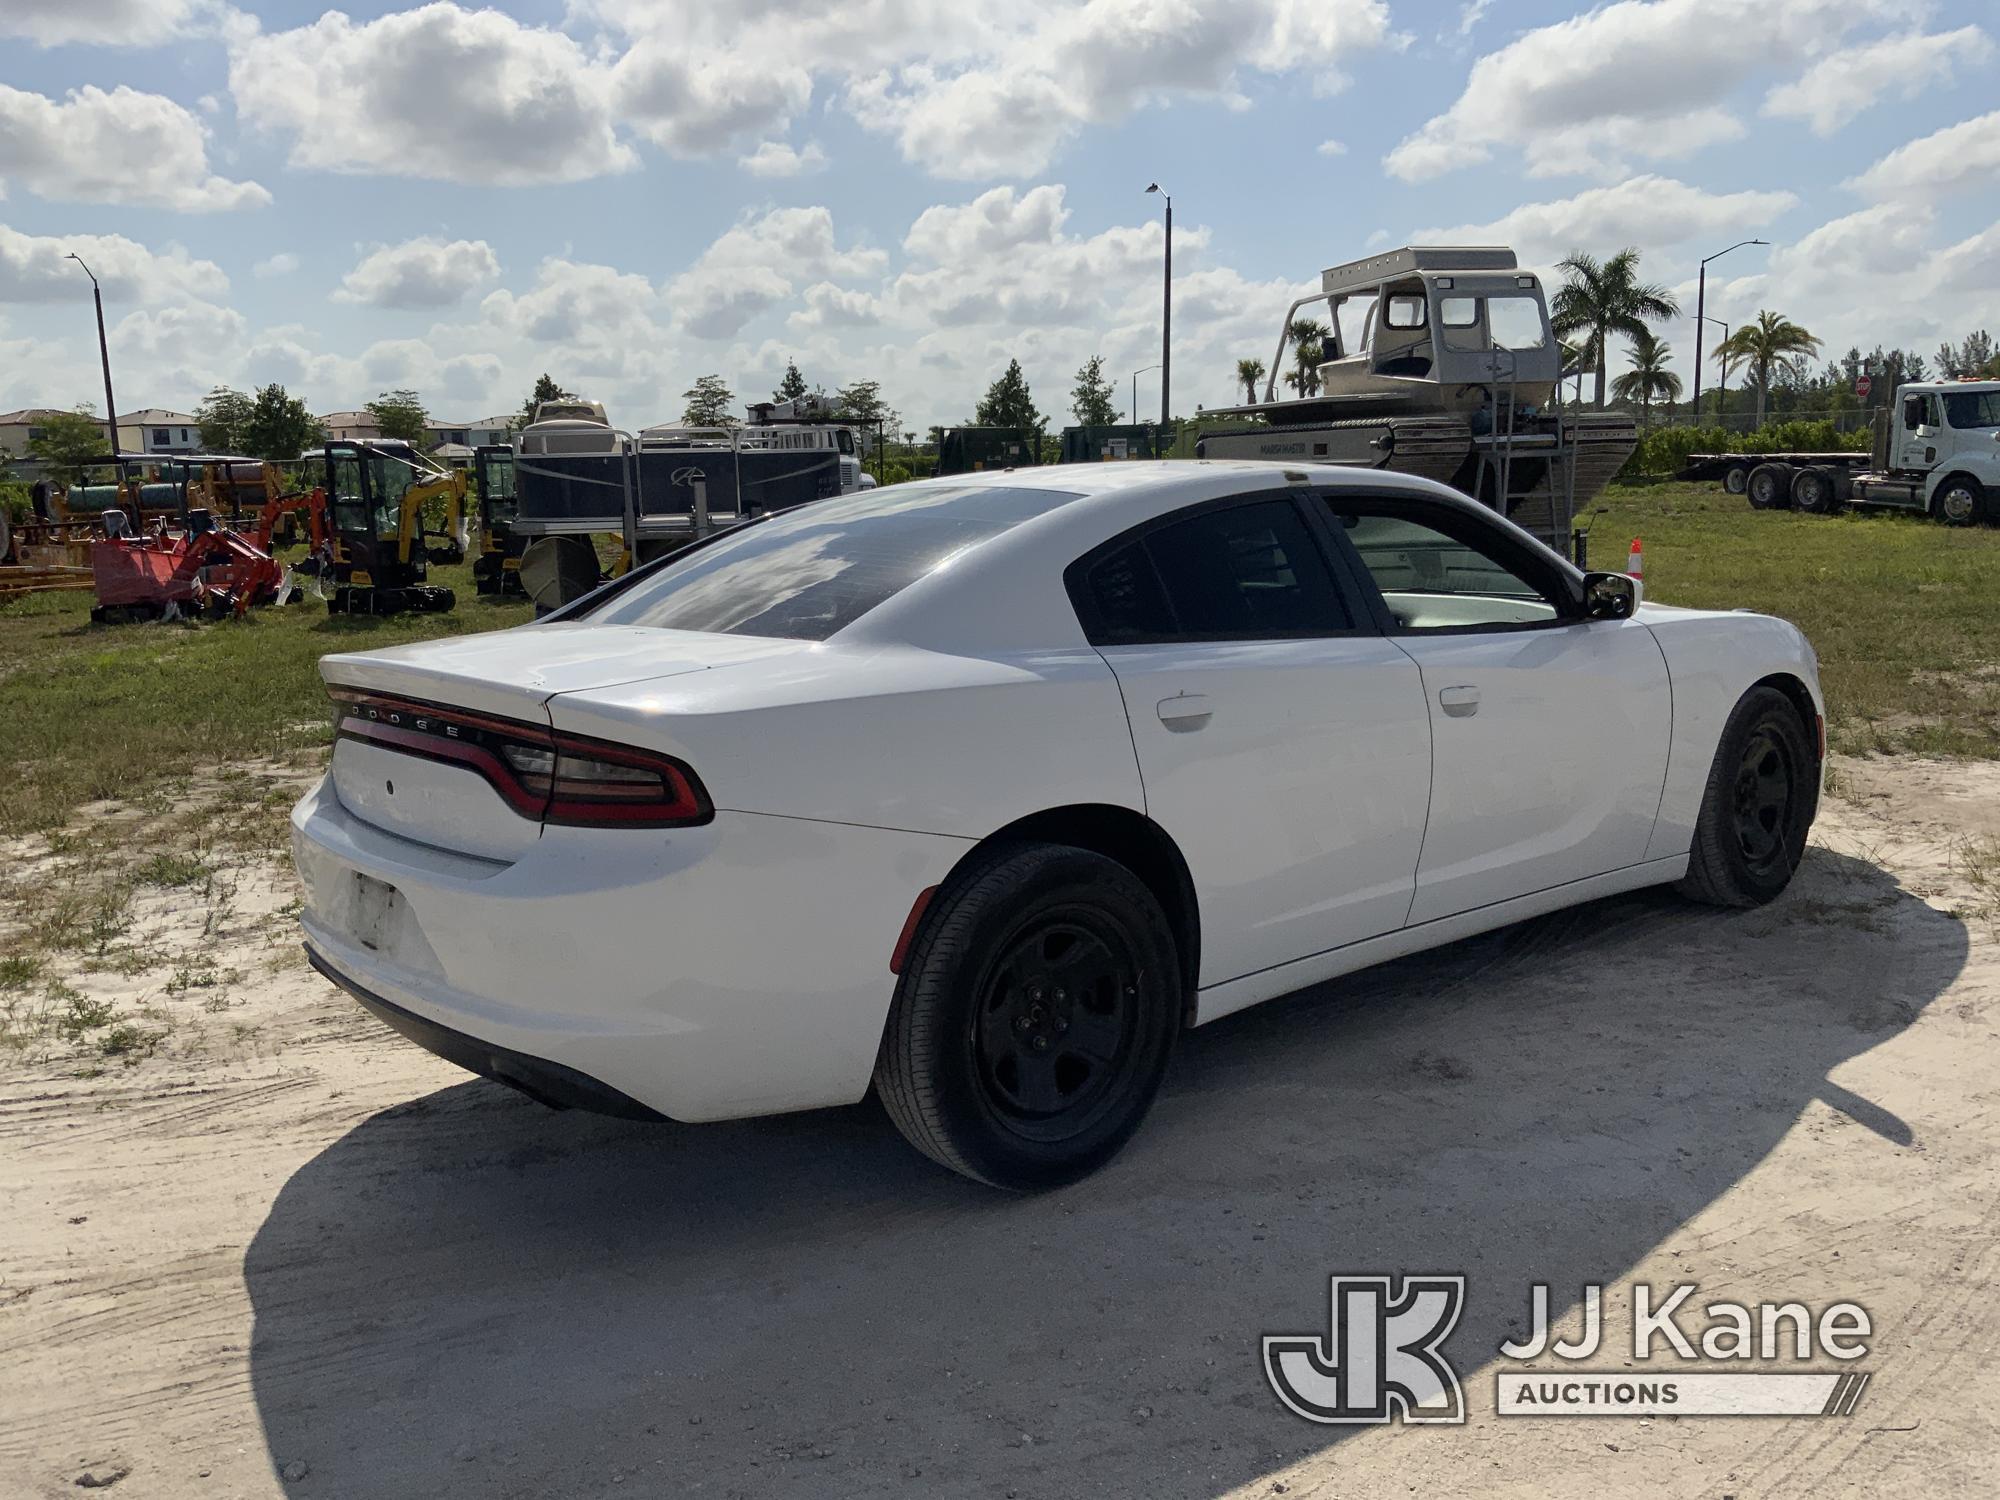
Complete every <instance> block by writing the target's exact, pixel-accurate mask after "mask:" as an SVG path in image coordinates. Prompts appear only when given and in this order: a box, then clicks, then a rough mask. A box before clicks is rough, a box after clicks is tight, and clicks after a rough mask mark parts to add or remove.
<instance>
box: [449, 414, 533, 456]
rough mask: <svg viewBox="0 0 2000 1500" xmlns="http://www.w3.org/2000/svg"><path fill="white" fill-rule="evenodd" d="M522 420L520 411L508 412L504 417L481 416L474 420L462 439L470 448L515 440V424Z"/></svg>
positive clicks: (485, 446)
mask: <svg viewBox="0 0 2000 1500" xmlns="http://www.w3.org/2000/svg"><path fill="white" fill-rule="evenodd" d="M520 420H521V414H520V413H519V412H508V413H507V415H505V416H504V417H481V418H480V419H479V420H478V421H477V422H474V423H473V424H472V426H471V428H470V429H469V430H468V431H467V432H466V435H465V437H464V439H463V440H462V441H463V442H464V443H465V444H466V446H467V447H470V448H488V447H493V446H495V445H498V444H504V443H511V442H513V441H514V432H515V424H516V423H518V422H519V421H520Z"/></svg>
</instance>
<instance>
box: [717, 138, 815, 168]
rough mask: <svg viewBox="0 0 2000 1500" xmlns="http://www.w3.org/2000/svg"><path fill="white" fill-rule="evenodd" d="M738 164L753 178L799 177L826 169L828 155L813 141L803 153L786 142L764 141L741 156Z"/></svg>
mask: <svg viewBox="0 0 2000 1500" xmlns="http://www.w3.org/2000/svg"><path fill="white" fill-rule="evenodd" d="M736 164H737V165H738V166H739V167H741V168H742V169H743V170H744V171H746V172H748V173H749V174H750V175H751V176H752V177H799V176H803V175H804V174H805V173H807V172H817V171H818V170H819V169H820V168H821V167H824V166H825V165H826V153H825V152H824V151H822V150H820V148H819V146H818V145H817V144H816V143H815V142H812V141H807V142H806V145H805V149H804V150H801V151H795V150H793V149H792V147H791V146H790V145H789V144H787V143H786V142H784V141H763V142H760V143H759V145H758V147H757V149H756V150H755V151H752V152H751V153H750V154H749V155H748V156H739V157H738V158H737V159H736Z"/></svg>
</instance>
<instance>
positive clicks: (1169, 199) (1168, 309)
mask: <svg viewBox="0 0 2000 1500" xmlns="http://www.w3.org/2000/svg"><path fill="white" fill-rule="evenodd" d="M1146 191H1147V192H1149V193H1158V194H1159V195H1160V196H1161V197H1162V198H1164V199H1165V200H1166V203H1167V262H1166V287H1165V295H1164V296H1163V297H1162V299H1161V306H1160V425H1161V426H1162V427H1165V426H1166V425H1167V424H1168V423H1170V422H1171V421H1173V417H1172V415H1171V411H1172V407H1173V395H1172V389H1171V388H1172V386H1173V383H1174V195H1173V194H1172V193H1169V192H1167V191H1166V190H1165V189H1164V188H1162V187H1161V186H1160V185H1159V184H1158V183H1157V182H1155V183H1151V184H1149V185H1148V186H1147V188H1146ZM1135 405H1136V402H1135ZM1137 416H1138V413H1137V412H1136V411H1135V412H1134V413H1133V417H1134V418H1135V419H1136V418H1137Z"/></svg>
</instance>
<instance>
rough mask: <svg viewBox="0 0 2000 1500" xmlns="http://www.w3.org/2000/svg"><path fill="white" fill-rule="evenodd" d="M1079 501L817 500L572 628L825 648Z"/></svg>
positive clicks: (1056, 494)
mask: <svg viewBox="0 0 2000 1500" xmlns="http://www.w3.org/2000/svg"><path fill="white" fill-rule="evenodd" d="M1076 498H1077V497H1076V495H1075V494H1074V493H1072V492H1071V491H1068V490H1044V489H1008V488H995V487H992V486H987V485H977V486H974V485H950V484H899V485H892V486H890V487H889V488H887V489H880V490H868V491H864V492H863V493H861V494H858V495H843V496H841V497H839V498H838V499H832V500H816V501H813V502H812V503H811V504H808V505H802V506H800V507H799V508H798V509H797V510H793V511H787V512H786V513H785V514H783V515H778V516H773V517H771V518H770V519H769V520H766V521H760V522H759V523H757V524H756V525H754V526H746V527H745V528H744V529H743V530H742V531H740V532H738V533H736V534H734V535H728V536H724V537H721V538H720V539H718V540H716V541H713V542H711V543H709V544H708V545H707V546H705V547H703V548H701V549H700V550H699V551H697V552H691V553H689V554H688V556H687V557H685V558H683V559H681V560H680V561H678V562H672V563H668V564H667V566H666V567H664V568H662V569H661V570H660V571H659V572H657V573H655V574H653V575H651V576H650V577H648V578H646V579H645V580H644V581H642V582H639V583H635V584H634V585H633V586H632V587H631V588H629V589H626V590H623V591H621V592H619V593H616V594H614V595H613V596H612V597H611V598H609V599H606V600H605V601H604V603H602V604H601V605H599V606H597V608H595V609H592V610H587V611H585V612H583V613H582V614H579V615H574V616H571V618H573V619H587V620H589V621H590V622H591V623H592V624H594V625H651V626H654V627H656V628H658V629H661V630H705V631H710V632H716V633H720V634H724V635H769V636H784V637H788V638H790V639H792V640H800V641H823V640H825V639H826V638H827V637H828V636H830V635H832V634H833V633H834V632H835V631H837V630H842V629H845V628H846V627H847V626H849V625H852V624H853V623H854V622H855V621H856V620H858V619H860V618H861V617H862V616H863V615H865V614H867V613H868V611H869V610H871V609H873V608H874V607H875V606H876V605H878V604H880V603H881V602H882V601H883V600H884V599H887V598H889V597H891V596H892V595H894V594H897V593H900V592H901V591H902V590H903V589H905V588H907V587H908V586H909V585H910V584H912V583H915V582H916V581H917V580H918V579H919V578H922V577H923V576H924V575H925V574H926V573H929V572H931V571H932V570H933V569H935V568H936V567H938V566H939V565H940V564H942V563H944V562H945V561H947V560H948V559H949V558H951V557H952V556H953V555H954V554H956V553H959V552H962V551H964V550H965V549H966V548H967V547H970V546H972V545H974V544H975V543H978V542H983V541H985V540H987V539H988V538H989V537H995V536H998V535H999V534H1000V533H1001V532H1003V531H1006V530H1008V529H1009V528H1011V527H1014V526H1017V525H1019V524H1020V523H1021V522H1023V521H1026V520H1029V519H1031V518H1032V517H1035V516H1039V515H1042V514H1043V513H1044V512H1047V511H1051V510H1054V509H1055V508H1056V507H1057V506H1059V505H1062V504H1064V503H1065V502H1067V501H1070V500H1074V499H1076Z"/></svg>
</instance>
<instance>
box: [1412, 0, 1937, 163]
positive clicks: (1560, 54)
mask: <svg viewBox="0 0 2000 1500" xmlns="http://www.w3.org/2000/svg"><path fill="white" fill-rule="evenodd" d="M1906 10H1907V6H1905V5H1902V4H1898V3H1896V0H1760V3H1758V4H1755V5H1744V4H1742V3H1740V0H1617V3H1615V4H1610V5H1602V6H1599V7H1597V8H1595V9H1593V10H1589V11H1586V12H1584V13H1583V14H1581V15H1577V16H1573V17H1571V18H1570V19H1568V20H1566V21H1561V22H1558V23H1556V24H1555V25H1552V26H1542V27H1538V28H1536V29H1535V30H1533V31H1530V32H1528V33H1526V34H1525V35H1523V36H1521V37H1519V38H1517V39H1516V40H1514V41H1512V42H1510V43H1508V44H1507V45H1506V46H1504V47H1501V48H1500V49H1498V50H1497V51H1494V52H1490V53H1488V54H1486V55H1485V56H1483V57H1481V58H1480V59H1479V60H1478V61H1477V62H1475V63H1474V64H1473V65H1472V71H1471V75H1470V76H1469V77H1468V78H1467V80H1466V84H1465V90H1464V92H1463V93H1462V94H1460V95H1459V97H1458V99H1457V101H1456V102H1455V103H1453V104H1452V106H1451V107H1450V108H1449V109H1447V110H1446V111H1445V112H1444V113H1443V114H1440V115H1436V116H1433V117H1432V118H1431V119H1430V120H1428V121H1427V122H1425V124H1424V125H1423V126H1422V127H1421V128H1420V129H1419V130H1417V131H1416V132H1415V133H1414V134H1412V135H1410V136H1407V137H1405V138H1404V140H1403V141H1402V142H1400V143H1399V144H1398V145H1397V146H1396V147H1395V148H1394V149H1393V150H1391V151H1390V152H1389V154H1388V155H1387V156H1385V157H1384V158H1383V165H1384V166H1386V167H1387V168H1388V169H1389V172H1390V173H1391V174H1392V175H1393V176H1396V177H1400V178H1403V179H1404V180H1406V181H1411V182H1421V181H1424V180H1426V179H1429V178H1433V177H1438V176H1441V175H1443V174H1444V173H1446V172H1450V171H1454V170H1456V169H1459V168H1462V167H1468V166H1473V165H1476V164H1478V163H1480V162H1484V161H1486V160H1488V159H1489V158H1490V157H1492V156H1493V154H1494V153H1495V152H1496V151H1500V150H1505V151H1507V152H1508V153H1509V154H1518V155H1519V156H1520V157H1521V158H1523V159H1524V160H1525V161H1526V162H1527V164H1528V168H1529V172H1530V175H1549V174H1553V173H1560V172H1589V173H1594V174H1598V175H1604V176H1621V175H1623V174H1624V172H1625V170H1626V166H1625V163H1626V161H1627V160H1628V159H1632V158H1640V159H1646V160H1653V161H1660V160H1672V159H1675V158H1678V157H1685V156H1688V155H1690V154H1692V153H1693V152H1695V151H1697V150H1699V149H1701V148H1703V147H1706V146H1710V145H1714V144H1716V143H1718V142H1721V141H1726V140H1733V139H1735V138H1737V137H1738V136H1741V135H1742V134H1743V131H1744V127H1743V125H1742V122H1741V121H1740V120H1739V119H1738V118H1737V111H1736V110H1735V108H1734V107H1733V106H1732V103H1731V96H1732V95H1733V94H1734V92H1735V90H1736V89H1737V87H1738V86H1739V85H1740V84H1741V83H1742V82H1743V81H1744V80H1745V79H1746V78H1748V77H1749V76H1750V75H1751V74H1752V73H1753V72H1754V71H1755V70H1757V69H1759V68H1763V67H1768V66H1771V65H1772V64H1773V63H1783V62H1786V61H1790V60H1794V59H1797V60H1804V59H1806V58H1809V57H1811V56H1813V55H1814V54H1816V53H1817V52H1819V51H1821V50H1823V49H1824V48H1825V47H1827V46H1830V45H1833V44H1835V43H1836V42H1838V41H1839V39H1840V38H1841V37H1843V36H1844V35H1846V34H1847V33H1848V32H1849V31H1851V30H1852V29H1853V28H1854V27H1855V26H1856V25H1858V24H1860V23H1861V22H1862V21H1865V20H1867V19H1868V18H1869V17H1871V16H1875V15H1900V14H1902V13H1903V12H1905V11H1906Z"/></svg>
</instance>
